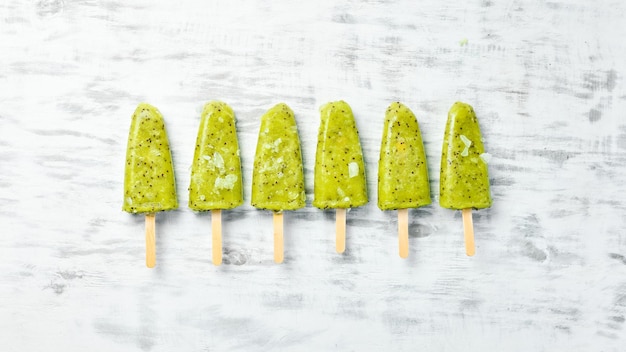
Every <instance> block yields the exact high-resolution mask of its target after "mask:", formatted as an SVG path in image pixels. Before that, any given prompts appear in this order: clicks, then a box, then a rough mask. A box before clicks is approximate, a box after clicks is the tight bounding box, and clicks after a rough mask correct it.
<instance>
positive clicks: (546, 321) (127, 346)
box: [0, 0, 626, 352]
mask: <svg viewBox="0 0 626 352" xmlns="http://www.w3.org/2000/svg"><path fill="white" fill-rule="evenodd" d="M625 15H626V5H625V4H624V3H623V2H622V1H598V2H591V1H550V2H548V1H532V2H531V1H527V2H524V1H516V0H512V1H469V2H465V1H464V2H458V3H452V2H441V1H434V0H433V1H430V0H429V1H420V2H413V1H408V0H406V1H405V0H399V1H349V2H335V1H330V0H324V1H311V2H307V3H300V2H296V1H282V0H281V1H272V2H265V1H257V2H245V3H244V2H241V3H239V2H235V1H230V2H229V1H224V2H216V1H210V2H205V1H185V0H183V1H175V2H174V1H173V2H160V1H159V2H155V1H148V0H142V1H132V2H130V1H129V2H125V1H95V0H84V1H70V0H36V1H35V0H28V1H18V0H7V1H2V2H1V3H0V225H1V230H0V233H1V234H0V345H1V346H2V348H1V350H2V351H20V352H22V351H42V350H47V351H86V350H89V351H173V350H177V351H273V350H292V351H328V350H338V351H385V350H389V351H391V350H393V351H416V350H423V351H459V350H463V351H493V350H499V351H566V350H567V351H623V350H624V346H626V326H625V325H626V324H625V320H626V234H625V231H626V230H625V229H626V220H625V217H624V214H625V212H626V201H625V196H624V195H625V194H626V186H625V183H624V178H625V176H624V175H625V174H626V166H625V163H626V118H625V116H624V111H626V93H625V86H624V75H625V73H626V41H624V35H625V34H626V33H625V32H626V30H625V27H624V24H623V19H624V17H625ZM212 99H221V100H224V101H226V102H228V103H229V104H230V105H231V106H232V107H233V108H234V110H235V113H236V115H237V118H238V131H239V132H238V133H239V138H240V145H241V158H242V162H243V177H244V185H245V201H246V205H244V206H242V207H239V208H237V209H235V210H232V211H224V212H223V214H222V221H223V241H224V244H223V245H224V257H223V265H222V266H220V267H215V266H213V265H212V264H211V236H210V232H211V220H210V214H196V213H193V212H192V211H190V210H189V209H188V208H187V207H186V203H187V200H188V195H187V193H186V190H187V187H188V184H189V177H190V171H189V167H190V165H191V160H192V157H193V150H194V140H195V135H196V132H197V127H198V123H199V115H200V109H201V107H202V105H203V104H204V103H205V102H207V101H209V100H212ZM337 99H344V100H346V101H347V102H349V103H350V104H351V106H352V108H353V111H354V113H355V118H356V120H357V125H358V127H359V129H360V135H361V141H362V145H363V149H364V153H365V161H366V165H367V178H368V187H369V195H370V203H369V204H368V205H367V206H364V207H361V208H358V209H353V210H352V211H350V212H349V213H348V215H347V218H348V220H347V250H346V253H345V254H344V255H338V254H337V253H336V252H335V248H334V240H335V238H334V212H330V211H328V212H324V211H320V210H317V209H315V208H313V207H311V206H310V203H311V201H312V196H313V194H312V193H313V178H312V175H313V167H314V163H315V161H314V154H315V144H316V136H317V128H318V126H319V113H318V108H319V106H320V105H322V104H323V103H325V102H327V101H330V100H337ZM396 100H399V101H402V102H404V103H405V104H407V105H408V106H409V107H410V108H411V109H412V110H413V111H414V112H415V114H416V116H417V117H418V120H419V123H420V127H421V129H422V134H423V138H424V141H425V148H426V154H427V158H428V163H429V170H430V177H431V188H432V196H433V198H434V204H433V205H430V206H426V207H424V208H420V209H417V210H411V211H410V212H409V227H410V228H409V232H410V239H409V242H410V252H409V258H408V259H406V260H405V259H401V258H400V257H399V256H398V238H397V215H396V212H393V211H391V212H382V211H380V210H378V208H377V207H376V170H377V162H378V151H379V147H380V139H381V136H382V124H383V118H384V112H385V109H386V107H387V105H388V104H389V103H391V102H392V101H396ZM457 100H460V101H465V102H468V103H470V104H472V105H473V106H474V108H475V110H476V113H477V115H478V118H479V120H480V123H481V127H482V130H483V135H484V139H485V147H486V149H487V151H488V152H489V153H490V154H491V155H492V159H491V161H490V164H489V172H490V179H491V183H492V193H493V198H494V206H493V207H492V208H491V209H486V210H480V211H476V212H474V225H475V232H476V256H474V257H472V258H468V257H467V256H465V250H464V245H463V227H462V221H461V214H460V212H454V211H451V210H447V209H442V208H440V207H439V206H438V204H437V199H438V185H439V175H438V169H439V161H440V153H441V143H442V134H443V130H444V127H445V120H446V114H447V111H448V109H449V108H450V106H451V105H452V104H453V103H454V102H455V101H457ZM141 101H146V102H150V103H151V104H153V105H155V106H157V107H158V108H159V109H160V110H161V112H162V113H163V115H164V117H165V120H166V125H167V129H168V133H169V138H170V143H171V145H172V153H173V159H174V163H175V172H176V177H177V187H178V193H179V195H178V197H179V201H180V203H181V207H180V209H178V210H176V211H172V212H169V213H166V214H158V216H157V266H156V268H155V269H152V270H150V269H147V268H146V267H145V263H144V260H145V257H144V255H145V253H144V238H143V236H144V232H143V224H144V218H143V217H142V216H133V215H130V214H127V213H124V212H122V211H121V206H122V198H123V197H122V187H123V173H124V157H125V149H126V139H127V133H128V127H129V125H130V116H131V114H132V112H133V110H134V108H135V106H136V105H137V104H138V103H139V102H141ZM281 101H282V102H285V103H287V104H289V105H290V106H291V108H292V109H293V110H294V112H295V113H296V119H297V122H298V125H299V130H300V135H301V140H302V150H303V156H304V163H305V175H306V177H307V178H306V190H307V204H308V206H307V207H306V208H305V209H302V210H299V211H295V212H287V213H286V214H285V215H284V221H285V223H284V231H285V261H284V263H283V264H282V265H276V264H275V263H274V261H273V235H272V214H271V213H270V212H266V211H259V210H256V209H254V208H253V207H251V206H250V205H249V200H250V184H251V175H252V169H251V167H252V161H253V157H254V149H255V145H256V137H257V133H258V128H259V123H260V117H261V115H262V114H263V112H264V111H265V110H267V109H269V108H270V107H271V106H273V105H274V104H275V103H278V102H281Z"/></svg>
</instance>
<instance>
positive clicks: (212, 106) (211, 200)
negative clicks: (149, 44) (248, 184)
mask: <svg viewBox="0 0 626 352" xmlns="http://www.w3.org/2000/svg"><path fill="white" fill-rule="evenodd" d="M242 203H243V187H242V180H241V160H240V158H239V142H238V140H237V129H236V126H235V113H234V112H233V109H232V108H231V107H230V106H228V105H227V104H226V103H223V102H220V101H211V102H209V103H207V104H206V105H205V106H204V109H203V111H202V115H201V119H200V127H199V128H198V137H197V138H196V149H195V152H194V156H193V163H192V165H191V182H190V184H189V208H191V209H193V210H196V211H207V210H210V211H211V223H212V230H211V233H212V238H213V241H212V243H213V244H212V252H213V264H215V265H220V264H221V263H222V220H221V219H222V213H221V210H222V209H232V208H235V207H237V206H239V205H241V204H242Z"/></svg>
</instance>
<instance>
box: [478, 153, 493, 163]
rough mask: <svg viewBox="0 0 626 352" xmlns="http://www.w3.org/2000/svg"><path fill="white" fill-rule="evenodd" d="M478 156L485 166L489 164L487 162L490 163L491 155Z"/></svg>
mask: <svg viewBox="0 0 626 352" xmlns="http://www.w3.org/2000/svg"><path fill="white" fill-rule="evenodd" d="M479 156H480V158H481V159H483V161H484V162H485V164H489V161H491V154H489V153H482V154H480V155H479Z"/></svg>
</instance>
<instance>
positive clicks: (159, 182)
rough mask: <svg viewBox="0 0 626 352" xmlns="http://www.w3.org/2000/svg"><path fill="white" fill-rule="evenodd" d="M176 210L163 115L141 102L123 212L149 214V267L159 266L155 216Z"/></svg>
mask: <svg viewBox="0 0 626 352" xmlns="http://www.w3.org/2000/svg"><path fill="white" fill-rule="evenodd" d="M176 208H178V201H177V199H176V182H175V180H174V169H173V166H172V155H171V153H170V147H169V142H168V139H167V132H166V131H165V124H164V122H163V116H162V115H161V113H160V112H159V110H157V108H155V107H154V106H152V105H150V104H146V103H140V104H139V106H137V109H136V110H135V112H134V113H133V116H132V120H131V125H130V132H129V134H128V146H127V149H126V170H125V173H124V204H123V206H122V209H123V210H124V211H127V212H129V213H144V214H146V265H147V266H148V267H149V268H152V267H154V266H155V264H156V244H155V234H154V230H155V213H156V212H159V211H164V210H172V209H176Z"/></svg>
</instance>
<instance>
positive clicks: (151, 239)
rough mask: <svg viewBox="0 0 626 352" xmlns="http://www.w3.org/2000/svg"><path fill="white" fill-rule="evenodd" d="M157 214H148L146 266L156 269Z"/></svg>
mask: <svg viewBox="0 0 626 352" xmlns="http://www.w3.org/2000/svg"><path fill="white" fill-rule="evenodd" d="M155 219H156V214H154V213H152V214H146V266H147V267H148V268H154V266H155V265H156V236H155V234H154V232H155V230H156V224H155Z"/></svg>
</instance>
